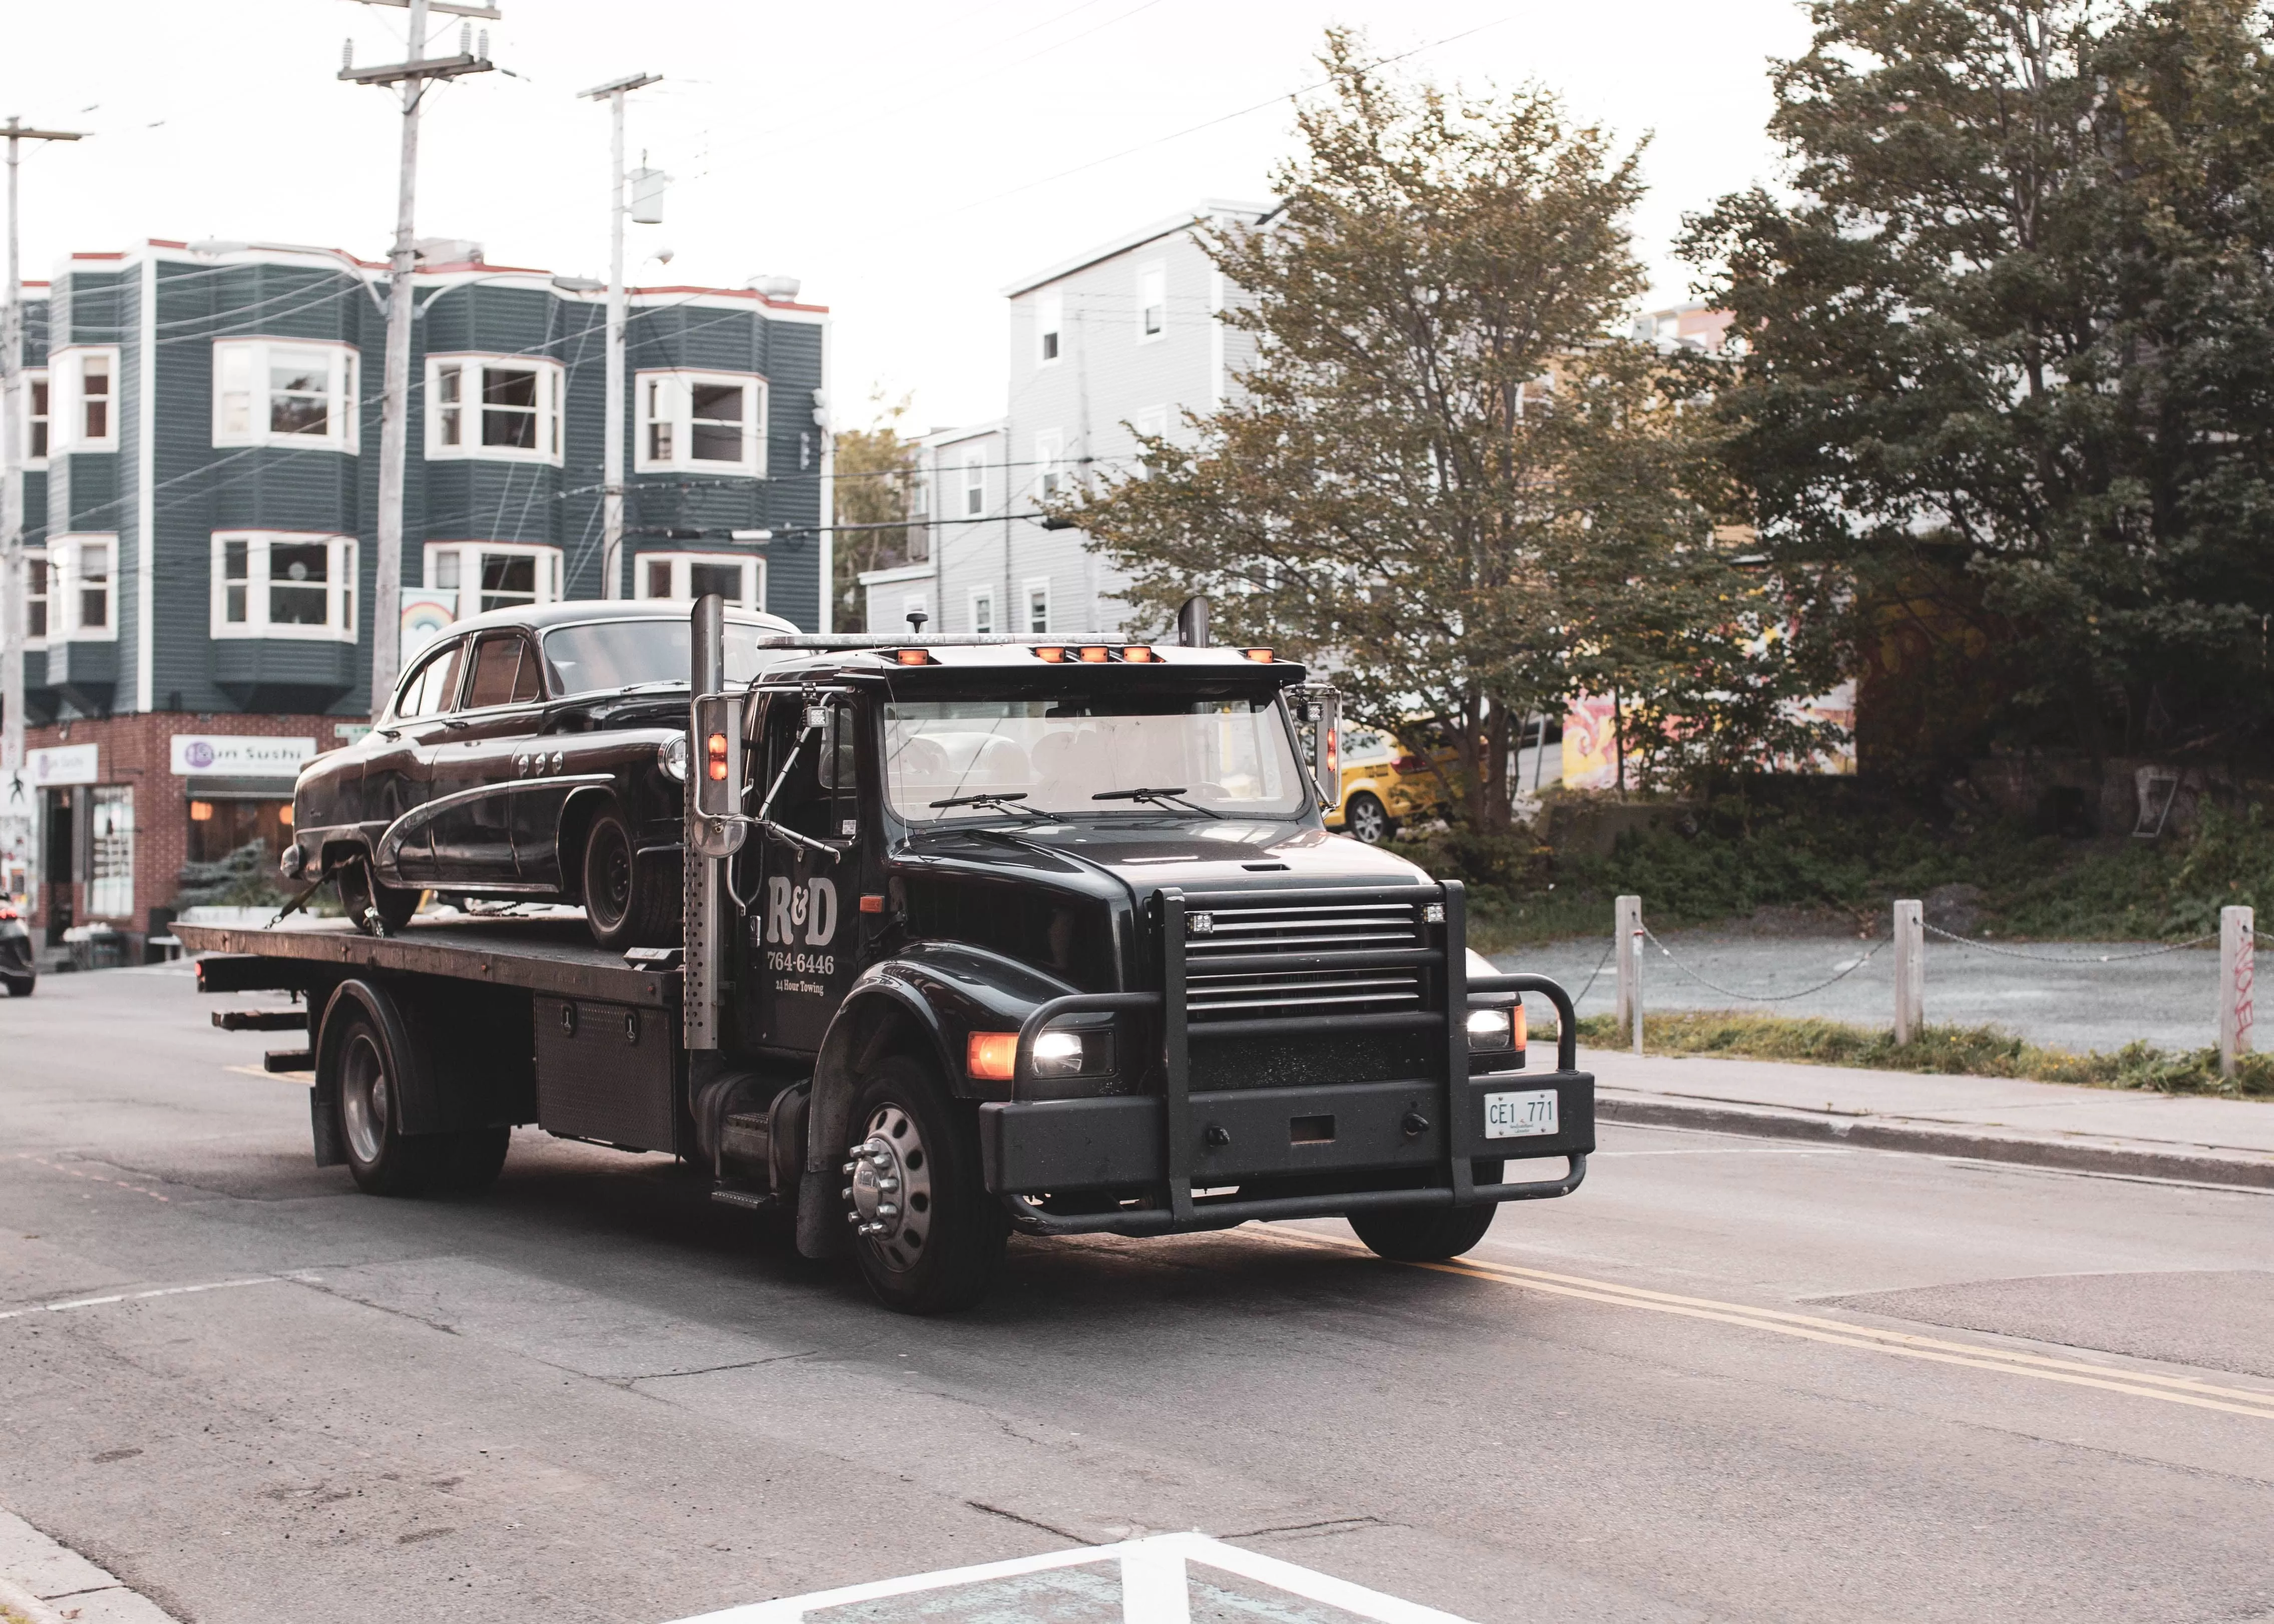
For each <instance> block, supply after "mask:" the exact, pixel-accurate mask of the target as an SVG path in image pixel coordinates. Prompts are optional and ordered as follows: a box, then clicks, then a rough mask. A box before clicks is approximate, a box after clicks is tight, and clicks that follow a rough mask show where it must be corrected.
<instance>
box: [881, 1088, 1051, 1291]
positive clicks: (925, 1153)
mask: <svg viewBox="0 0 2274 1624" xmlns="http://www.w3.org/2000/svg"><path fill="white" fill-rule="evenodd" d="M850 1121H851V1123H852V1126H853V1132H855V1133H857V1134H859V1135H860V1136H861V1137H860V1138H859V1139H857V1140H855V1142H854V1143H853V1145H852V1146H851V1147H850V1150H849V1154H850V1156H851V1160H850V1161H849V1162H847V1164H846V1167H845V1171H846V1173H847V1176H848V1177H847V1184H846V1187H845V1196H844V1200H845V1214H846V1222H847V1224H848V1225H850V1226H851V1227H852V1229H853V1255H854V1257H855V1259H856V1260H857V1261H858V1262H859V1264H860V1266H861V1273H862V1276H863V1277H864V1278H865V1279H866V1280H867V1281H868V1282H869V1289H870V1290H871V1291H873V1292H875V1293H876V1294H877V1300H878V1301H879V1302H881V1303H883V1304H885V1306H886V1307H887V1308H894V1309H898V1310H900V1312H902V1313H909V1314H941V1313H952V1312H954V1311H956V1310H957V1309H961V1308H968V1307H970V1306H971V1305H972V1304H974V1303H976V1302H977V1301H978V1300H979V1299H980V1298H981V1297H983V1296H985V1295H986V1293H987V1289H988V1288H989V1287H990V1286H991V1285H993V1284H994V1282H995V1277H996V1275H997V1274H998V1273H999V1272H1000V1271H1001V1269H1002V1266H1003V1250H1004V1246H1005V1243H1006V1242H1007V1241H1008V1240H1009V1238H1010V1232H1011V1229H1010V1220H1009V1218H1008V1217H1007V1216H1006V1215H1005V1213H1004V1211H1003V1208H1002V1207H1001V1205H1000V1204H999V1203H998V1202H997V1201H996V1199H994V1198H993V1197H992V1196H990V1195H989V1194H988V1193H987V1187H986V1184H985V1182H984V1181H983V1177H982V1175H981V1172H980V1161H979V1133H978V1128H977V1124H975V1123H974V1122H973V1121H972V1120H971V1119H970V1118H969V1116H968V1115H966V1114H965V1113H963V1112H961V1111H960V1110H959V1109H957V1108H956V1106H955V1105H954V1103H953V1101H950V1100H949V1099H948V1098H947V1094H946V1090H945V1089H944V1088H942V1087H941V1086H940V1085H939V1083H938V1081H937V1079H935V1078H934V1077H933V1075H932V1073H931V1069H930V1067H928V1066H926V1065H923V1064H921V1063H920V1062H918V1061H916V1060H915V1059H912V1058H910V1057H909V1056H906V1055H894V1056H889V1057H887V1058H886V1059H885V1060H882V1061H880V1062H878V1063H877V1065H876V1066H875V1068H874V1069H873V1070H871V1071H870V1073H869V1074H868V1076H866V1077H864V1078H863V1079H862V1080H861V1085H860V1086H859V1088H858V1089H856V1090H855V1093H854V1095H853V1109H852V1113H851V1117H850Z"/></svg>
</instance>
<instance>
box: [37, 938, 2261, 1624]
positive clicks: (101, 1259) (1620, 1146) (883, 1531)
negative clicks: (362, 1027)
mask: <svg viewBox="0 0 2274 1624" xmlns="http://www.w3.org/2000/svg"><path fill="white" fill-rule="evenodd" d="M207 1002H211V1001H207ZM205 1019H206V1016H205V1009H204V1007H202V1006H201V1003H200V1000H199V999H198V998H197V997H196V996H194V994H193V993H192V990H191V988H190V983H189V981H188V980H187V978H186V977H185V976H184V975H183V974H180V973H179V972H178V971H177V970H160V971H154V972H140V971H135V972H118V973H111V974H100V975H87V976H78V977H69V976H58V977H55V978H52V979H51V980H49V981H43V982H42V984H41V989H40V991H39V993H38V995H37V996H35V997H34V998H33V999H31V1000H29V1001H0V1504H4V1506H5V1507H7V1508H8V1509H10V1510H12V1511H14V1512H16V1513H17V1514H19V1515H22V1516H24V1517H26V1518H27V1519H29V1520H30V1521H31V1522H34V1523H35V1524H37V1525H38V1526H39V1527H40V1528H41V1529H43V1530H46V1531H47V1532H49V1534H51V1535H53V1536H55V1537H56V1538H59V1539H62V1540H64V1541H65V1542H66V1543H68V1544H70V1545H73V1546H75V1547H77V1548H78V1549H79V1550H81V1551H83V1552H85V1553H87V1554H88V1555H89V1556H90V1557H92V1558H94V1560H97V1561H99V1562H101V1563H102V1564H104V1565H105V1566H107V1567H109V1568H111V1569H112V1570H113V1571H115V1572H116V1573H117V1574H118V1575H120V1576H121V1577H123V1578H124V1579H125V1580H126V1581H127V1582H128V1583H132V1584H134V1585H136V1586H138V1587H139V1588H140V1589H142V1590H145V1591H146V1592H147V1593H148V1594H149V1595H151V1596H152V1597H153V1598H155V1599H156V1600H157V1601H159V1602H160V1603H161V1604H162V1605H165V1606H166V1607H168V1608H169V1610H170V1611H172V1612H173V1613H175V1614H176V1616H177V1617H178V1618H180V1619H183V1620H192V1621H196V1624H207V1621H220V1620H292V1621H294V1624H321V1621H325V1620H390V1621H391V1620H401V1619H406V1618H417V1619H421V1620H460V1619H463V1620H477V1619H478V1620H523V1619H527V1620H536V1619H543V1620H548V1621H549V1624H550V1621H556V1620H557V1621H563V1624H567V1621H576V1620H633V1621H645V1620H673V1619H677V1618H681V1617H682V1616H684V1615H687V1614H690V1613H698V1612H702V1611H704V1610H706V1609H709V1608H713V1607H719V1606H722V1605H727V1604H730V1603H734V1602H742V1601H755V1600H758V1599H761V1598H766V1597H770V1596H775V1595H782V1594H789V1593H796V1592H802V1591H807V1590H817V1589H820V1588H822V1587H825V1586H828V1585H834V1584H840V1583H855V1582H859V1581H864V1580H871V1579H879V1578H884V1577H888V1576H891V1575H899V1574H905V1573H913V1572H918V1571H922V1570H929V1569H933V1568H945V1567H948V1566H951V1565H953V1564H960V1563H965V1562H975V1561H983V1560H993V1559H997V1558H1005V1557H1013V1556H1020V1555H1026V1554H1028V1553H1037V1552H1042V1551H1047V1550H1050V1549H1052V1548H1055V1547H1059V1546H1062V1545H1065V1544H1067V1543H1069V1542H1079V1543H1092V1542H1103V1541H1106V1540H1111V1539H1115V1538H1124V1537H1126V1536H1127V1535H1129V1534H1131V1533H1133V1532H1136V1531H1153V1530H1183V1529H1193V1528H1197V1529H1199V1530H1201V1531H1203V1532H1206V1533H1209V1534H1212V1535H1216V1536H1220V1537H1224V1538H1230V1539H1231V1540H1232V1541H1234V1542H1235V1543H1237V1544H1240V1545H1246V1546H1247V1547H1249V1548H1251V1549H1254V1550H1257V1551H1261V1552H1264V1553H1270V1554H1273V1555H1276V1556H1280V1557H1283V1558H1285V1559H1287V1560H1292V1561H1295V1562H1299V1563H1301V1564H1303V1565H1304V1566H1306V1567H1309V1568H1318V1569H1321V1570H1323V1571H1326V1572H1329V1573H1331V1574H1335V1575H1340V1576H1342V1577H1344V1578H1346V1579H1350V1580H1354V1581H1356V1582H1358V1583H1363V1584H1367V1585H1371V1586H1373V1587H1374V1588H1376V1589H1378V1590H1386V1591H1389V1592H1391V1593H1393V1594H1396V1595H1399V1596H1403V1597H1407V1598H1412V1599H1413V1600H1415V1601H1419V1602H1424V1603H1427V1604H1429V1605H1434V1606H1437V1607H1442V1608H1445V1609H1448V1610H1449V1611H1451V1612H1453V1613H1459V1614H1462V1615H1463V1616H1465V1617H1467V1618H1470V1619H1473V1620H1495V1621H1497V1620H1527V1621H1530V1620H1562V1619H1587V1620H1702V1619H1746V1620H1754V1619H1758V1620H1808V1621H1809V1624H1817V1621H1818V1620H1823V1619H1826V1618H1836V1619H1842V1620H1847V1619H1886V1620H1906V1621H1916V1620H1983V1619H1991V1618H2027V1619H2030V1620H2072V1619H2074V1620H2095V1621H2096V1624H2105V1620H2248V1619H2274V1560H2270V1558H2269V1547H2268V1530H2270V1529H2274V1274H2269V1273H2267V1272H2266V1271H2267V1269H2268V1267H2269V1243H2268V1237H2269V1236H2270V1234H2274V1197H2269V1196H2265V1195H2261V1194H2255V1193H2251V1192H2239V1191H2214V1190H2205V1189H2194V1188H2187V1187H2176V1186H2170V1185H2154V1184H2139V1183H2128V1182H2123V1181H2118V1180H2110V1179H2098V1178H2090V1177H2078V1176H2074V1175H2067V1174H2060V1173H2048V1172H2041V1171H2034V1170H2029V1169H2018V1168H2013V1167H1993V1166H1986V1165H1977V1164H1965V1163H1954V1162H1944V1161H1940V1160H1936V1159H1931V1158H1924V1157H1916V1156H1908V1155H1903V1154H1894V1153H1876V1152H1869V1151H1852V1150H1841V1149H1830V1148H1815V1147H1794V1146H1790V1145H1788V1144H1776V1143H1772V1142H1769V1141H1752V1140H1744V1139H1725V1138H1719V1137H1713V1136H1706V1135H1700V1134H1691V1133H1683V1132H1671V1131H1663V1130H1646V1129H1613V1130H1611V1131H1609V1132H1607V1133H1606V1135H1605V1141H1604V1142H1605V1149H1604V1153H1603V1154H1602V1155H1601V1156H1600V1158H1599V1160H1598V1161H1597V1162H1595V1164H1594V1167H1593V1171H1592V1173H1591V1176H1590V1177H1589V1179H1588V1182H1587V1184H1586V1186H1585V1188H1584V1189H1583V1190H1582V1191H1581V1192H1579V1193H1578V1194H1577V1195H1576V1196H1574V1197H1572V1198H1570V1199H1567V1200H1562V1201H1556V1202H1544V1203H1539V1204H1536V1205H1532V1206H1529V1207H1516V1208H1510V1209H1509V1210H1507V1211H1505V1212H1504V1213H1503V1214H1502V1218H1501V1220H1500V1222H1499V1223H1498V1225H1497V1227H1496V1228H1495V1230H1494V1232H1493V1234H1492V1236H1491V1237H1489V1238H1488V1240H1487V1243H1486V1244H1485V1245H1484V1246H1483V1247H1482V1248H1481V1249H1480V1251H1479V1252H1478V1253H1477V1254H1475V1257H1476V1259H1477V1262H1478V1267H1472V1268H1466V1269H1458V1270H1427V1269H1419V1268H1411V1267H1396V1266H1392V1265H1388V1264H1382V1263H1380V1262H1376V1261H1374V1260H1372V1259H1368V1258H1367V1257H1365V1256H1363V1255H1360V1254H1359V1253H1356V1252H1353V1251H1352V1249H1351V1245H1350V1241H1349V1235H1348V1231H1347V1229H1344V1227H1343V1226H1342V1225H1340V1224H1339V1223H1319V1224H1314V1225H1305V1226H1284V1227H1281V1228H1279V1229H1274V1230H1257V1229H1246V1230H1240V1231H1235V1232H1232V1233H1231V1234H1227V1235H1224V1236H1219V1237H1207V1238H1196V1239H1190V1240H1184V1241H1174V1242H1151V1243H1120V1242H1111V1241H1097V1242H1089V1243H1065V1242H1060V1243H1051V1244H1031V1243H1019V1244H1017V1245H1016V1246H1015V1249H1014V1257H1013V1266H1012V1268H1011V1271H1010V1278H1009V1280H1008V1282H1007V1284H1006V1286H1005V1289H1003V1290H1002V1291H1001V1293H1000V1294H999V1295H998V1297H996V1298H994V1299H993V1300H992V1301H990V1303H989V1304H986V1305H985V1306H984V1307H983V1308H982V1309H981V1310H979V1311H978V1312H973V1313H970V1314H968V1315H965V1316H962V1317H960V1318H957V1319H948V1320H940V1321H915V1320H908V1319H899V1318H895V1317H893V1316H892V1315H889V1314H886V1313H885V1312H881V1311H880V1310H877V1309H876V1308H874V1307H872V1306H871V1305H870V1304H869V1303H868V1302H867V1301H866V1300H865V1299H864V1297H862V1293H861V1291H860V1289H859V1288H858V1286H857V1285H856V1284H855V1282H851V1281H850V1280H848V1279H847V1278H846V1277H844V1276H843V1275H841V1274H837V1273H835V1272H832V1271H828V1270H815V1269H813V1268H811V1267H808V1266H804V1265H802V1264H800V1263H798V1262H796V1261H795V1260H794V1259H792V1258H791V1257H789V1256H788V1255H787V1253H786V1252H785V1251H784V1250H783V1248H782V1247H781V1246H780V1245H779V1244H778V1243H775V1242H773V1241H771V1240H769V1239H767V1238H766V1237H765V1236H764V1233H763V1232H762V1231H761V1229H759V1228H758V1226H757V1223H756V1222H754V1221H752V1220H750V1219H749V1218H747V1217H745V1216H742V1215H741V1214H734V1213H732V1212H729V1211H727V1210H725V1209H722V1208H718V1207H712V1205H710V1204H709V1203H707V1202H705V1201H704V1200H702V1199H699V1197H698V1196H697V1194H696V1192H694V1190H693V1189H692V1187H691V1186H690V1184H689V1181H687V1180H686V1179H685V1178H684V1177H681V1176H680V1175H679V1174H678V1173H677V1172H675V1171H674V1169H673V1168H672V1167H671V1165H670V1164H669V1163H668V1162H665V1161H664V1160H662V1159H660V1158H655V1157H629V1156H623V1155H619V1154H613V1153H609V1152H606V1151H603V1150H599V1149H597V1148H593V1147H584V1146H579V1145H572V1144H568V1143H564V1142H557V1141H553V1140H550V1139H546V1137H544V1136H543V1135H540V1134H536V1133H523V1135H521V1136H520V1137H519V1138H517V1139H516V1144H515V1147H514V1153H513V1156H512V1159H511V1161H510V1162H509V1163H508V1167H507V1169H506V1172H505V1175H504V1177H503V1179H502V1180H501V1183H500V1184H499V1186H498V1187H497V1189H496V1190H495V1191H494V1192H493V1193H491V1194H490V1195H488V1196H486V1197H484V1198H482V1199H477V1200H469V1201H457V1202H453V1201H431V1202H429V1201H415V1202H413V1201H406V1202H391V1201H381V1200H375V1199H369V1198H365V1197H363V1196H359V1195H358V1194H356V1193H355V1192H354V1191H353V1189H352V1187H351V1185H350V1184H349V1182H348V1179H347V1177H346V1175H345V1173H344V1172H343V1171H342V1170H339V1169H330V1170H324V1171H319V1170H318V1169H315V1168H314V1167H312V1165H311V1164H310V1159H309V1154H308V1133H307V1125H306V1111H305V1102H304V1097H303V1094H302V1092H301V1090H300V1089H299V1088H298V1087H297V1086H294V1085H292V1084H290V1083H289V1082H285V1081H281V1080H278V1079H272V1078H268V1077H266V1076H262V1075H260V1074H259V1073H258V1070H257V1068H258V1061H257V1056H258V1055H259V1053H260V1049H262V1048H263V1047H267V1046H273V1045H275V1044H276V1043H277V1042H278V1039H277V1038H276V1037H275V1035H273V1034H271V1035H268V1036H265V1037H264V1036H263V1035H261V1034H242V1035H224V1034H220V1033H216V1032H214V1031H211V1030H210V1029H208V1028H207V1027H206V1026H205V1024H204V1023H205ZM232 1067H245V1068H249V1069H248V1070H245V1071H239V1070H232V1069H231V1068H232ZM244 1282H252V1283H244ZM185 1287H212V1288H214V1289H202V1290H183V1289H180V1288H185ZM145 1292H163V1293H168V1295H156V1296H137V1295H134V1294H137V1293H145ZM89 1297H100V1298H106V1299H108V1298H118V1299H120V1300H116V1301H103V1302H97V1303H93V1304H88V1305H86V1306H81V1307H64V1308H58V1309H56V1310H54V1311H53V1312H47V1311H46V1310H45V1309H44V1308H43V1306H42V1305H45V1304H56V1303H65V1302H72V1301H76V1300H78V1299H82V1298H89ZM1226 1606H1227V1609H1228V1610H1227V1611H1225V1612H1224V1613H1223V1614H1222V1616H1226V1617H1230V1616H1235V1615H1236V1616H1239V1617H1241V1618H1250V1619H1252V1618H1261V1617H1267V1616H1268V1617H1270V1618H1279V1619H1291V1618H1304V1619H1310V1618H1330V1617H1335V1616H1338V1615H1335V1614H1333V1613H1330V1612H1329V1613H1314V1612H1309V1611H1296V1612H1284V1613H1268V1614H1266V1613H1258V1612H1256V1611H1254V1609H1253V1608H1252V1607H1246V1606H1245V1605H1243V1606H1241V1607H1232V1606H1231V1605H1230V1604H1226ZM1210 1612H1211V1616H1214V1615H1215V1610H1213V1609H1211V1610H1210ZM844 1616H847V1617H851V1616H856V1615H855V1614H853V1613H847V1614H845V1615H844ZM857 1616H860V1617H863V1618H869V1617H875V1618H882V1617H886V1616H892V1617H915V1616H917V1615H916V1613H913V1612H909V1613H889V1614H888V1613H859V1614H857ZM956 1616H969V1615H968V1614H958V1615H956ZM989 1616H990V1617H993V1618H997V1619H1004V1620H1008V1619H1013V1618H1017V1617H1021V1616H1042V1615H1039V1614H1020V1613H1017V1612H1015V1611H1014V1610H1004V1609H1001V1608H998V1609H997V1610H996V1611H994V1612H992V1613H990V1614H989ZM1049 1616H1053V1617H1065V1616H1070V1614H1068V1613H1065V1612H1063V1611H1061V1612H1058V1613H1051V1614H1049ZM1083 1616H1088V1614H1087V1613H1085V1614H1084V1615H1083Z"/></svg>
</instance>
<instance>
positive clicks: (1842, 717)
mask: <svg viewBox="0 0 2274 1624" xmlns="http://www.w3.org/2000/svg"><path fill="white" fill-rule="evenodd" d="M1788 711H1789V712H1790V714H1791V716H1792V717H1793V718H1794V719H1795V720H1797V721H1803V722H1814V723H1829V724H1830V725H1831V726H1834V727H1835V728H1837V729H1838V730H1839V732H1840V742H1839V743H1838V744H1837V745H1835V746H1834V747H1833V748H1830V749H1826V750H1818V751H1815V752H1812V753H1811V754H1810V755H1809V756H1806V757H1804V758H1794V757H1792V756H1776V757H1773V758H1772V759H1770V760H1768V761H1766V762H1764V763H1762V765H1763V766H1764V767H1766V769H1767V770H1768V771H1771V772H1800V773H1811V774H1818V775H1822V774H1832V775H1845V774H1848V773H1852V772H1854V771H1856V684H1855V682H1854V680H1852V679H1851V680H1849V681H1846V682H1842V683H1841V684H1840V686H1839V687H1837V688H1834V689H1832V690H1831V691H1830V692H1829V693H1826V694H1819V695H1816V696H1815V697H1813V698H1811V699H1803V700H1796V701H1794V702H1792V703H1791V704H1790V705H1789V706H1788ZM1668 726H1673V724H1669V725H1668ZM1563 783H1564V786H1566V787H1567V788H1570V789H1597V790H1600V789H1619V788H1622V787H1625V788H1638V787H1639V786H1640V780H1639V778H1638V775H1636V774H1635V773H1634V772H1633V771H1631V770H1630V772H1629V780H1628V783H1627V784H1626V785H1625V786H1622V785H1621V784H1620V783H1619V751H1618V733H1617V729H1616V726H1615V721H1614V718H1613V716H1612V708H1611V699H1610V696H1609V695H1596V694H1584V695H1580V696H1579V697H1578V698H1577V699H1576V700H1574V701H1572V703H1571V704H1570V708H1569V709H1568V710H1567V711H1565V712H1564V716H1563Z"/></svg>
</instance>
